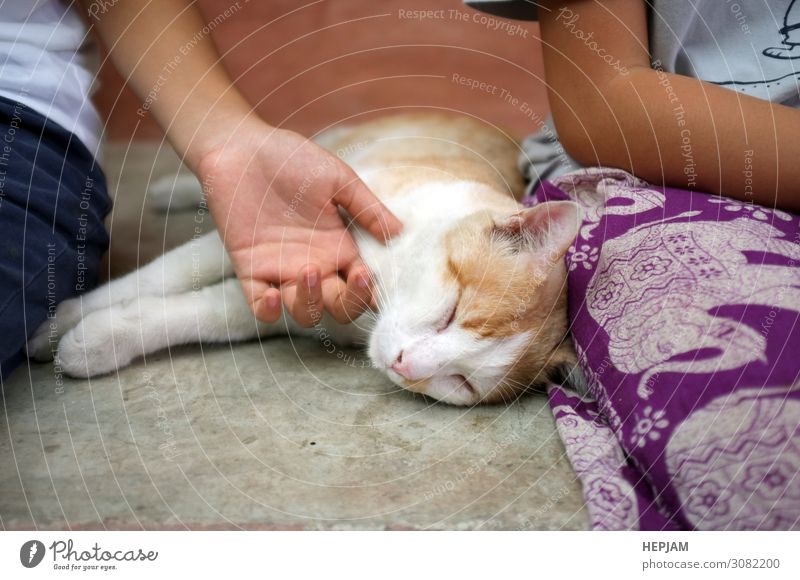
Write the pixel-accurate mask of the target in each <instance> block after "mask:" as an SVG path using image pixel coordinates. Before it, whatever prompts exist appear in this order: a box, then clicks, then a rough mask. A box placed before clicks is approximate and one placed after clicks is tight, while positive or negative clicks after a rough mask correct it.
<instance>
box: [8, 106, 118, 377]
mask: <svg viewBox="0 0 800 580" xmlns="http://www.w3.org/2000/svg"><path fill="white" fill-rule="evenodd" d="M109 209H111V200H110V199H109V197H108V193H107V190H106V181H105V176H104V175H103V172H102V170H101V169H100V167H99V166H98V165H97V163H96V161H95V159H94V157H93V156H92V154H91V153H89V151H88V149H87V148H86V147H85V146H84V145H83V143H82V142H81V141H80V140H79V139H78V138H77V137H75V136H74V135H73V134H72V133H70V132H69V131H66V130H65V129H63V128H62V127H61V126H60V125H57V124H56V123H53V122H52V121H50V120H48V119H47V118H46V117H44V116H42V115H40V114H39V113H37V112H35V111H33V110H31V109H30V108H27V107H26V106H25V105H22V104H20V103H16V102H14V101H11V100H8V99H5V98H3V97H0V379H3V378H5V377H7V376H8V374H9V373H10V372H11V371H12V370H13V368H14V367H15V366H16V365H17V364H19V362H20V361H21V360H22V358H23V356H24V354H23V349H24V346H25V342H26V341H27V339H28V337H29V336H30V335H31V334H32V333H33V332H34V331H35V330H36V329H37V328H38V327H39V325H40V324H41V323H42V322H44V321H45V320H47V317H48V314H51V313H53V312H54V311H55V307H56V305H57V304H58V303H59V302H60V301H62V300H65V299H66V298H69V297H71V296H75V295H77V294H80V293H82V292H84V291H86V290H88V289H89V288H91V287H92V286H93V285H94V284H95V283H96V280H97V273H98V267H99V263H100V259H101V257H102V256H103V254H104V253H105V251H106V249H107V247H108V234H107V232H106V229H105V226H104V225H103V218H104V217H105V216H106V214H107V213H108V211H109Z"/></svg>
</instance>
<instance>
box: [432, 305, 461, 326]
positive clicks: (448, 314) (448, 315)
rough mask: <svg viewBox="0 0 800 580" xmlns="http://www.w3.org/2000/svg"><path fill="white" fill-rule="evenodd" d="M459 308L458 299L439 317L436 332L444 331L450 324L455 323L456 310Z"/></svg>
mask: <svg viewBox="0 0 800 580" xmlns="http://www.w3.org/2000/svg"><path fill="white" fill-rule="evenodd" d="M457 310H458V300H456V301H455V302H453V305H452V306H450V308H448V309H447V310H445V314H444V316H442V317H441V318H440V319H439V323H438V324H437V325H436V332H444V331H445V330H447V329H448V328H450V325H451V324H453V321H454V320H455V319H456V311H457Z"/></svg>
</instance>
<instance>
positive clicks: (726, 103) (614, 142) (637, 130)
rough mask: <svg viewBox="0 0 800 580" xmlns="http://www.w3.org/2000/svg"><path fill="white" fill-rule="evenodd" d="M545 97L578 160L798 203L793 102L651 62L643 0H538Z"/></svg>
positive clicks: (798, 145)
mask: <svg viewBox="0 0 800 580" xmlns="http://www.w3.org/2000/svg"><path fill="white" fill-rule="evenodd" d="M543 5H544V6H543V8H542V9H541V10H540V16H541V34H542V42H543V49H544V62H545V75H546V79H547V82H548V91H549V98H550V106H551V108H552V112H553V117H554V120H555V124H556V128H557V130H558V133H559V136H560V137H561V140H562V142H563V145H564V147H565V149H566V150H567V151H568V152H569V153H570V155H572V156H573V157H574V158H575V159H576V160H578V161H579V162H580V163H582V164H584V165H607V166H612V167H620V168H622V169H625V170H627V171H630V172H631V173H633V174H635V175H637V176H639V177H641V178H643V179H645V180H647V181H650V182H651V183H656V184H664V185H667V186H673V187H682V188H690V189H696V190H700V191H706V192H711V193H719V194H723V195H726V196H729V197H733V198H737V199H740V200H744V201H753V202H756V203H759V204H762V205H765V206H777V207H782V208H784V209H788V210H792V211H800V138H798V134H800V111H798V110H795V109H792V108H790V107H786V106H783V105H777V104H773V103H770V102H768V101H764V100H761V99H756V98H754V97H749V96H746V95H741V94H739V93H737V92H735V91H731V90H728V89H724V88H721V87H718V86H716V85H713V84H710V83H706V82H703V81H699V80H696V79H692V78H688V77H684V76H680V75H673V74H668V73H664V72H662V71H658V70H654V69H653V68H651V65H650V57H649V55H648V49H647V47H648V42H647V21H646V6H645V3H644V2H642V1H641V0H611V1H606V2H602V3H600V2H596V1H594V0H576V1H573V2H563V1H561V2H558V1H552V0H546V1H545V2H543Z"/></svg>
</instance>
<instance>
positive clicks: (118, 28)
mask: <svg viewBox="0 0 800 580" xmlns="http://www.w3.org/2000/svg"><path fill="white" fill-rule="evenodd" d="M83 4H84V6H85V8H86V10H87V12H88V15H89V20H90V23H91V24H92V25H93V26H94V27H95V29H96V30H97V32H98V33H99V35H100V37H101V39H102V40H103V42H104V44H105V45H106V46H107V47H108V50H109V53H110V55H111V58H112V60H113V61H114V63H115V64H116V66H117V68H118V69H119V70H120V71H121V72H122V74H123V76H125V78H126V81H127V82H128V84H129V85H130V86H131V87H133V89H134V91H135V92H136V93H137V94H138V95H139V96H140V97H141V98H142V99H143V100H144V102H145V104H146V106H147V108H148V109H149V110H150V111H151V112H152V114H153V115H154V117H155V119H156V120H157V121H158V123H159V125H160V126H161V127H162V128H163V129H164V131H165V132H166V135H167V137H168V138H169V140H170V142H171V143H172V145H173V146H174V147H175V149H176V151H177V152H178V154H179V155H181V156H182V157H183V159H184V160H185V161H186V164H187V165H188V166H189V167H190V168H191V169H192V171H194V172H195V174H196V175H197V176H198V177H199V178H200V180H201V181H202V182H203V184H204V188H205V190H206V194H207V196H208V203H209V207H210V210H211V213H212V214H213V216H214V220H215V222H216V225H217V227H218V228H219V230H220V232H221V233H222V237H223V239H224V241H225V246H226V248H227V250H228V253H229V254H230V256H231V259H232V261H233V263H234V266H235V269H236V274H237V276H238V277H239V280H240V282H241V283H242V288H243V290H244V292H245V295H246V297H247V299H248V302H249V303H250V305H251V308H252V309H253V311H254V312H255V314H256V315H257V316H258V317H259V318H260V319H262V320H265V321H272V320H275V319H277V318H278V316H280V312H281V309H280V303H281V300H282V301H283V303H284V304H285V305H286V306H287V307H288V308H289V311H290V312H291V314H292V315H293V316H294V318H295V319H296V320H297V321H298V322H299V323H300V324H304V325H307V326H309V325H312V324H314V323H315V322H316V321H317V320H318V319H319V317H320V315H321V310H322V309H323V308H325V309H327V310H328V311H330V312H331V314H332V315H333V316H334V317H335V318H336V319H337V320H340V321H346V320H347V319H351V318H353V317H355V316H356V315H358V314H359V313H360V312H361V311H363V310H364V308H365V307H366V305H367V304H368V303H369V302H370V300H371V292H370V289H369V285H370V282H369V273H368V272H367V271H366V267H365V266H364V264H363V263H362V262H361V260H360V258H359V256H358V251H357V248H356V246H355V243H354V241H353V240H352V238H351V236H350V234H349V233H348V232H347V231H346V229H345V226H344V224H343V222H342V219H341V217H340V215H339V213H338V210H337V206H338V205H341V206H342V207H344V208H345V209H346V210H347V211H348V212H349V213H350V214H351V215H353V216H355V219H356V221H358V222H359V223H360V224H361V225H362V226H363V227H364V228H365V229H367V230H368V231H369V232H371V233H372V234H373V235H374V236H376V237H378V238H379V239H384V238H388V237H391V235H393V234H395V233H397V232H398V231H399V230H400V229H401V227H402V226H401V225H400V223H399V222H398V221H397V219H396V218H395V217H394V216H393V215H392V214H391V213H390V212H389V211H388V210H387V209H386V208H385V207H384V206H383V205H382V204H381V203H380V202H379V201H378V200H377V199H376V198H375V196H374V195H373V194H372V193H371V192H370V191H369V190H368V189H367V187H366V186H365V185H364V184H363V183H362V182H361V181H360V180H359V179H358V178H357V177H356V175H355V174H354V173H353V171H352V170H351V169H350V168H349V167H347V166H346V165H345V164H344V163H342V162H341V161H340V160H339V159H338V158H336V157H335V156H332V155H330V154H329V153H328V152H326V151H324V150H323V149H321V148H320V147H318V146H316V145H314V144H313V143H311V142H310V141H308V140H306V139H305V138H303V137H301V136H300V135H297V134H295V133H292V132H291V131H286V130H280V129H276V128H274V127H271V126H269V125H268V124H267V123H265V122H264V121H263V120H261V119H260V118H259V117H258V116H257V115H255V114H254V113H253V112H252V110H251V107H250V105H249V103H248V102H247V101H246V100H245V98H244V97H243V96H242V95H241V93H240V92H239V91H238V90H237V89H236V87H235V85H234V84H233V82H232V80H231V78H230V77H229V76H228V73H227V71H226V70H225V68H224V67H223V66H222V63H221V60H220V57H219V55H218V54H217V50H216V48H215V47H214V44H213V42H212V40H211V38H210V34H209V33H208V28H207V27H206V28H204V27H205V25H206V23H205V22H204V21H203V19H202V17H201V15H200V13H199V12H198V10H197V9H196V8H195V7H194V5H193V4H194V3H193V2H189V1H188V0H157V1H156V0H117V1H116V2H111V3H96V2H92V3H90V2H88V1H87V0H83ZM237 5H238V4H237ZM242 9H243V10H244V8H242ZM312 173H313V175H314V176H315V179H314V180H313V181H312V183H311V184H308V183H306V184H305V187H304V194H303V199H302V202H301V203H298V201H297V200H296V199H294V198H295V196H296V195H297V192H298V189H299V188H300V186H301V184H304V180H306V181H307V177H308V175H309V174H312ZM340 273H341V274H342V277H341V278H340V277H339V274H340ZM275 285H278V286H279V288H280V289H278V288H275V287H274V286H275Z"/></svg>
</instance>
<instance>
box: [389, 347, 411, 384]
mask: <svg viewBox="0 0 800 580" xmlns="http://www.w3.org/2000/svg"><path fill="white" fill-rule="evenodd" d="M391 369H392V370H393V371H394V372H396V373H397V374H398V375H400V376H401V377H403V378H404V379H407V380H411V369H409V368H408V361H404V360H403V351H402V350H401V351H400V354H398V355H397V358H396V359H395V361H394V362H393V363H392V366H391Z"/></svg>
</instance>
